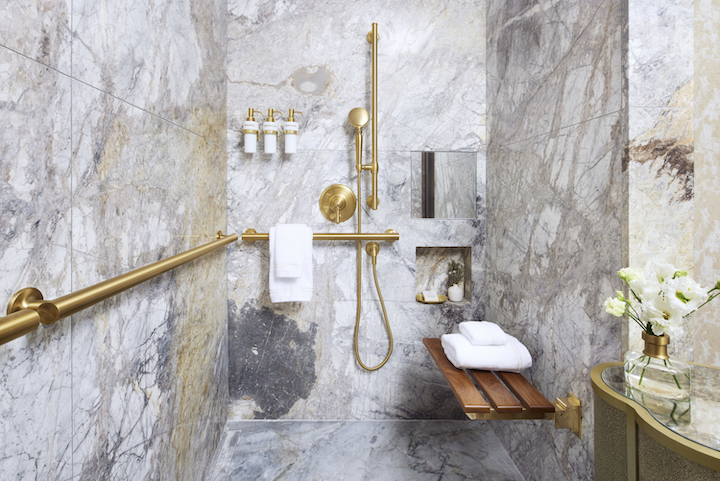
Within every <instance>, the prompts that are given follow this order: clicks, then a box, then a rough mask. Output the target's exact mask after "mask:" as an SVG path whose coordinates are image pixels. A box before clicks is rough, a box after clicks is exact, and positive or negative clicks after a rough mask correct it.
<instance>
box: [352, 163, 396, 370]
mask: <svg viewBox="0 0 720 481" xmlns="http://www.w3.org/2000/svg"><path fill="white" fill-rule="evenodd" d="M357 199H358V200H357V203H358V209H357V211H358V234H359V233H360V232H361V225H362V206H361V205H360V199H362V196H361V195H360V173H358V196H357ZM373 244H374V246H373ZM371 246H373V247H374V250H373V249H372V248H371ZM378 250H379V248H378V247H377V244H376V243H374V242H371V243H370V244H368V250H367V252H368V254H370V255H371V256H372V266H373V277H374V278H375V288H376V289H377V293H378V297H379V298H380V306H381V307H382V311H383V318H384V320H385V329H386V330H387V334H388V341H389V342H390V346H389V347H388V352H387V355H386V356H385V359H383V360H382V362H381V363H380V364H378V365H377V366H374V367H368V366H366V365H365V363H363V362H362V359H360V350H359V349H358V335H359V331H360V311H361V303H362V242H360V241H358V243H357V315H356V316H355V334H354V336H353V339H354V346H355V358H356V359H357V362H358V364H360V367H362V368H363V369H365V370H366V371H377V370H378V369H380V368H381V367H383V366H384V365H385V363H386V362H388V359H390V355H391V354H392V351H393V336H392V330H391V329H390V321H388V315H387V311H386V310H385V301H383V296H382V292H380V284H379V283H378V278H377V265H376V264H377V251H378Z"/></svg>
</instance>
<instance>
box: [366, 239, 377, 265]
mask: <svg viewBox="0 0 720 481" xmlns="http://www.w3.org/2000/svg"><path fill="white" fill-rule="evenodd" d="M365 252H367V253H368V255H369V256H370V257H372V263H373V265H376V264H377V255H378V254H379V253H380V246H379V245H378V243H377V242H368V245H366V246H365Z"/></svg>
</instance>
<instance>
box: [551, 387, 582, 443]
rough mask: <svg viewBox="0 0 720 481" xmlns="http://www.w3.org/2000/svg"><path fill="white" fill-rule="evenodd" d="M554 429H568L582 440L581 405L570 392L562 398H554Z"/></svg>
mask: <svg viewBox="0 0 720 481" xmlns="http://www.w3.org/2000/svg"><path fill="white" fill-rule="evenodd" d="M553 404H555V429H569V430H570V431H572V433H573V434H574V435H575V436H577V437H578V439H582V409H581V408H582V403H581V402H580V400H579V399H578V398H577V397H575V395H574V394H573V393H571V392H568V396H567V397H564V398H556V399H555V402H554V403H553Z"/></svg>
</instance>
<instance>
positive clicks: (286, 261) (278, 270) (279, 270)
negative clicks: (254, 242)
mask: <svg viewBox="0 0 720 481" xmlns="http://www.w3.org/2000/svg"><path fill="white" fill-rule="evenodd" d="M307 228H308V227H307V226H306V225H305V224H279V225H276V226H275V227H272V228H270V238H271V239H272V237H275V247H274V250H273V253H274V254H275V275H276V276H277V277H300V273H301V272H302V264H303V258H304V257H305V243H304V242H303V240H305V238H304V237H303V235H304V234H305V232H306V231H307Z"/></svg>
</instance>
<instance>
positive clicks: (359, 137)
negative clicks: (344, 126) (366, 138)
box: [348, 107, 370, 193]
mask: <svg viewBox="0 0 720 481" xmlns="http://www.w3.org/2000/svg"><path fill="white" fill-rule="evenodd" d="M368 120H370V115H368V112H367V110H365V109H364V108H362V107H356V108H354V109H352V110H351V111H350V113H349V114H348V121H349V122H350V125H352V126H353V127H355V170H356V171H357V173H358V179H359V178H360V172H362V171H363V169H364V168H365V167H366V166H364V165H362V147H363V134H362V129H363V127H365V126H366V125H367V123H368ZM358 185H359V184H358ZM358 193H359V192H358Z"/></svg>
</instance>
